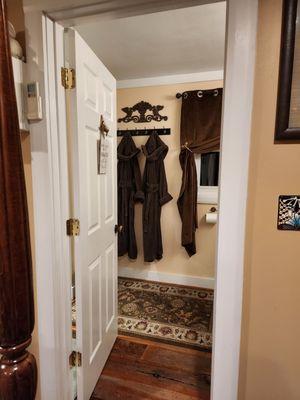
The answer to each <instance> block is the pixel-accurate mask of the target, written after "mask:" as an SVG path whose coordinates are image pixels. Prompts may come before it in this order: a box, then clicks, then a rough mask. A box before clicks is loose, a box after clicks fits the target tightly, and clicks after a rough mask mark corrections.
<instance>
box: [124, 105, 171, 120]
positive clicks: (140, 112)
mask: <svg viewBox="0 0 300 400" xmlns="http://www.w3.org/2000/svg"><path fill="white" fill-rule="evenodd" d="M163 108H164V106H160V105H157V106H153V105H152V104H150V103H148V102H146V101H140V102H139V103H136V104H135V105H134V106H133V107H124V108H122V111H123V112H124V113H125V114H126V116H125V117H123V118H119V119H118V122H125V123H128V122H135V123H139V122H151V121H157V122H159V121H167V120H168V117H167V116H163V115H161V114H160V111H161V110H162V109H163ZM148 111H149V112H150V113H147V112H148Z"/></svg>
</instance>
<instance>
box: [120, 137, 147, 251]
mask: <svg viewBox="0 0 300 400" xmlns="http://www.w3.org/2000/svg"><path fill="white" fill-rule="evenodd" d="M139 152H140V150H139V149H138V148H137V147H136V146H135V143H134V141H133V139H132V137H131V135H130V134H125V135H124V137H123V138H122V140H121V142H120V144H119V146H118V224H119V226H120V227H121V230H120V232H119V233H118V255H119V257H120V256H123V255H124V254H126V253H128V256H129V258H132V259H136V258H137V246H136V237H135V231H134V204H135V202H137V201H140V202H143V201H144V193H143V192H142V188H141V187H142V179H141V172H140V168H139V163H138V159H137V158H138V154H139Z"/></svg>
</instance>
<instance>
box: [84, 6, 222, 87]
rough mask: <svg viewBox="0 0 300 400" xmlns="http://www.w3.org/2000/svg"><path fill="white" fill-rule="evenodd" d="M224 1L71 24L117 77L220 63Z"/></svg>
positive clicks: (197, 68) (214, 66) (188, 70)
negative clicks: (74, 25)
mask: <svg viewBox="0 0 300 400" xmlns="http://www.w3.org/2000/svg"><path fill="white" fill-rule="evenodd" d="M225 19H226V3H225V2H219V3H214V4H206V5H201V6H196V7H190V8H182V9H179V10H171V11H164V12H159V13H154V14H146V15H139V16H134V17H130V18H121V19H113V20H102V21H97V22H92V23H87V24H83V25H80V26H78V27H76V29H77V30H78V32H79V33H80V34H81V36H82V37H83V38H84V39H85V40H86V42H87V43H88V44H89V46H90V47H91V48H92V49H93V50H94V52H95V53H96V54H97V55H98V56H99V58H100V59H101V60H102V62H103V63H104V64H105V65H106V66H107V68H108V69H109V70H110V71H111V72H112V73H113V75H114V76H115V77H116V78H117V79H118V80H124V79H136V78H145V77H153V76H163V75H174V74H184V73H194V72H202V71H213V70H220V69H223V59H224V43H225Z"/></svg>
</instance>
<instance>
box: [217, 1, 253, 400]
mask: <svg viewBox="0 0 300 400" xmlns="http://www.w3.org/2000/svg"><path fill="white" fill-rule="evenodd" d="M257 12H258V0H243V1H241V0H229V2H228V8H227V30H226V53H225V54H226V58H225V81H224V89H225V90H224V99H223V116H222V140H221V163H220V184H219V218H218V233H217V256H216V282H215V301H214V332H213V365H212V387H211V399H214V400H233V399H236V398H237V393H238V379H239V355H240V339H241V319H242V300H243V273H244V247H245V230H246V206H247V193H248V164H249V154H250V137H251V120H252V105H253V87H254V71H255V59H256V57H255V55H256V30H257Z"/></svg>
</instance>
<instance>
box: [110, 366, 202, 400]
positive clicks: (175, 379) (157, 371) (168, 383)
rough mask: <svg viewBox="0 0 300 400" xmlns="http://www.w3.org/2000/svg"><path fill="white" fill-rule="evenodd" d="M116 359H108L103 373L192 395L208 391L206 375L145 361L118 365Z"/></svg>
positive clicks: (199, 394) (137, 383)
mask: <svg viewBox="0 0 300 400" xmlns="http://www.w3.org/2000/svg"><path fill="white" fill-rule="evenodd" d="M118 361H119V360H117V361H110V363H109V364H107V366H106V368H105V371H103V375H105V376H112V377H118V378H119V379H124V380H126V381H128V382H129V381H131V382H133V384H134V385H139V384H140V383H145V384H147V385H149V386H154V387H159V388H165V389H168V390H171V391H175V392H178V393H182V394H188V395H190V396H192V397H197V396H198V397H199V396H201V397H205V394H206V393H207V392H209V385H208V383H207V382H208V378H207V375H203V374H202V375H201V374H198V375H197V376H193V375H189V374H187V373H182V372H179V371H174V370H166V369H164V368H161V367H157V366H154V367H153V366H151V365H149V364H148V363H147V362H145V361H136V362H135V363H134V365H133V364H129V363H124V364H122V365H120V363H119V362H118Z"/></svg>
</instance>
